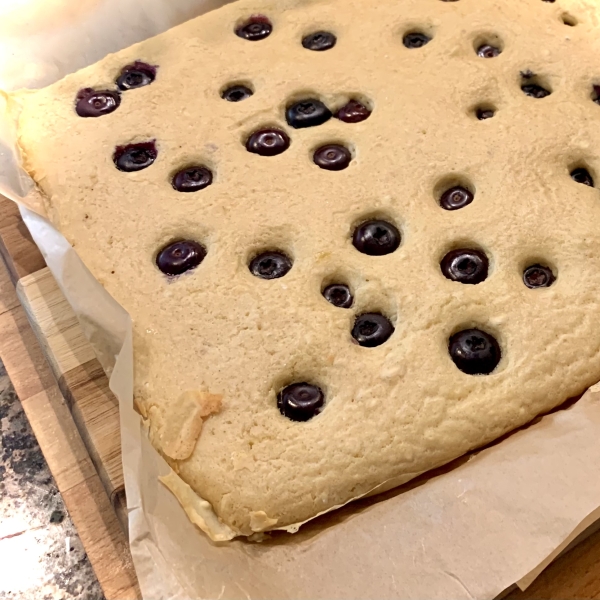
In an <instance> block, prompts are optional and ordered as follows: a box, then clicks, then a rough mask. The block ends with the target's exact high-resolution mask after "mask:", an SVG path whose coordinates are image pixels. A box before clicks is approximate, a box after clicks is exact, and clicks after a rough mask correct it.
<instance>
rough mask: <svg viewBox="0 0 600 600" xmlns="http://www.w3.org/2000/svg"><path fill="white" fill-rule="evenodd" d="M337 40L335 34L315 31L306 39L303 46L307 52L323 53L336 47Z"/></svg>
mask: <svg viewBox="0 0 600 600" xmlns="http://www.w3.org/2000/svg"><path fill="white" fill-rule="evenodd" d="M336 42H337V38H336V37H335V35H333V33H330V32H329V31H315V33H310V34H308V35H307V36H305V37H304V39H303V40H302V45H303V46H304V47H305V48H306V49H307V50H315V51H316V52H323V50H329V49H331V48H333V47H334V46H335V44H336Z"/></svg>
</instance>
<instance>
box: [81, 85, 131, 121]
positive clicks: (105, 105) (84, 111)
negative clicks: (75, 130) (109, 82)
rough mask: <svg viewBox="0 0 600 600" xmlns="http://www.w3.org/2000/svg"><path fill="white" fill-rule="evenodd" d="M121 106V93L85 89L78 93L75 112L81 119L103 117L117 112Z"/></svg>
mask: <svg viewBox="0 0 600 600" xmlns="http://www.w3.org/2000/svg"><path fill="white" fill-rule="evenodd" d="M119 104H121V95H120V94H119V92H113V91H111V90H93V89H92V88H85V89H83V90H79V92H77V97H76V99H75V112H76V113H77V114H78V115H79V116H80V117H101V116H103V115H108V114H110V113H111V112H113V111H115V110H117V108H119Z"/></svg>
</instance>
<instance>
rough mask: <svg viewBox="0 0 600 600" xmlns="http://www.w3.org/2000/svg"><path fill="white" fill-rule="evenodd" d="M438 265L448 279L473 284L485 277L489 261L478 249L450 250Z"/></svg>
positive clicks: (483, 279)
mask: <svg viewBox="0 0 600 600" xmlns="http://www.w3.org/2000/svg"><path fill="white" fill-rule="evenodd" d="M440 267H441V269H442V273H443V274H444V275H445V276H446V277H447V278H448V279H451V280H452V281H458V282H460V283H468V284H472V285H475V284H477V283H481V282H482V281H485V280H486V279H487V276H488V269H489V261H488V258H487V256H486V255H485V254H484V253H483V252H481V251H480V250H470V249H466V250H465V249H462V250H452V252H448V254H446V256H444V258H443V260H442V263H441V265H440Z"/></svg>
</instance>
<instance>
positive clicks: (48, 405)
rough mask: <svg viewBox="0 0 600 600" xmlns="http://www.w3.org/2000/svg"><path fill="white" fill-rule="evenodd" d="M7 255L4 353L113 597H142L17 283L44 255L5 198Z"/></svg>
mask: <svg viewBox="0 0 600 600" xmlns="http://www.w3.org/2000/svg"><path fill="white" fill-rule="evenodd" d="M13 254H14V257H15V260H12V256H13ZM0 255H1V256H2V258H4V259H5V260H4V261H2V260H0V357H1V358H2V361H3V363H4V365H5V367H6V371H7V372H8V375H9V377H10V379H11V381H12V383H13V385H14V387H15V390H16V392H17V395H18V396H19V399H20V400H21V403H22V404H23V409H24V411H25V414H26V415H27V418H28V419H29V422H30V423H31V427H32V429H33V431H34V433H35V435H36V437H37V439H38V442H39V444H40V448H41V450H42V452H43V454H44V457H45V459H46V461H47V463H48V466H49V468H50V471H51V472H52V475H53V477H54V479H55V481H56V484H57V486H58V489H59V490H60V493H61V495H62V497H63V499H64V502H65V505H66V507H67V510H68V511H69V514H70V516H71V519H72V520H73V523H74V524H75V527H76V528H77V531H78V532H79V535H80V537H81V541H82V543H83V546H84V548H85V551H86V553H87V555H88V558H89V560H90V563H91V565H92V567H93V569H94V572H95V573H96V576H97V578H98V581H99V582H100V585H101V587H102V589H103V591H104V594H105V596H106V598H107V600H130V599H131V600H134V599H137V598H141V594H140V591H139V587H138V583H137V578H136V575H135V570H134V568H133V563H132V561H131V555H130V553H129V546H128V543H127V539H126V537H125V534H124V532H123V529H122V527H121V524H120V522H119V520H118V519H117V516H116V514H115V511H114V509H113V504H111V501H110V499H109V497H108V495H107V493H106V491H105V487H104V482H103V481H102V480H101V478H100V476H99V475H98V471H97V470H96V465H95V464H94V462H93V461H92V459H91V458H90V455H89V452H88V450H87V447H86V445H85V444H84V441H83V439H82V437H81V435H80V433H79V430H78V427H77V426H76V424H75V421H74V419H73V417H72V414H71V411H70V409H69V406H68V404H67V402H66V401H65V399H64V397H63V394H62V393H61V390H60V388H59V386H58V384H57V381H56V378H55V377H54V374H53V372H52V370H51V369H50V367H49V365H48V362H47V360H46V358H45V356H44V353H43V352H42V350H41V348H40V346H39V344H38V342H37V339H36V336H35V335H34V332H33V330H32V329H31V327H30V325H29V321H28V319H27V315H26V313H25V310H24V309H23V308H22V306H21V304H20V302H19V299H18V297H17V294H16V291H15V287H14V282H15V281H16V280H18V278H20V277H22V276H24V275H28V274H29V273H32V272H35V271H38V270H39V269H41V268H43V267H44V260H43V258H42V256H41V255H40V253H39V251H38V249H37V247H36V246H35V244H33V242H32V240H31V237H30V236H29V234H28V232H27V231H26V228H25V226H24V225H23V223H22V221H21V219H20V216H19V213H18V210H17V208H16V206H15V205H14V204H13V203H12V202H10V201H8V200H6V199H4V198H1V197H0ZM5 261H6V262H7V263H8V265H7V264H5ZM117 498H118V496H117Z"/></svg>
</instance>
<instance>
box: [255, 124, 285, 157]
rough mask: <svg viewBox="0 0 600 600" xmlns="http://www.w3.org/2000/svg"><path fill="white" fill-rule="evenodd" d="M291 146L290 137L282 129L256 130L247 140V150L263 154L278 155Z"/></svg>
mask: <svg viewBox="0 0 600 600" xmlns="http://www.w3.org/2000/svg"><path fill="white" fill-rule="evenodd" d="M289 147H290V138H289V137H288V135H287V133H285V131H282V130H281V129H261V130H260V131H255V132H254V133H253V134H252V135H251V136H250V137H249V138H248V140H247V141H246V150H248V152H252V153H254V154H260V155H261V156H276V155H277V154H281V153H282V152H285V151H286V150H287V149H288V148H289Z"/></svg>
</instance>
